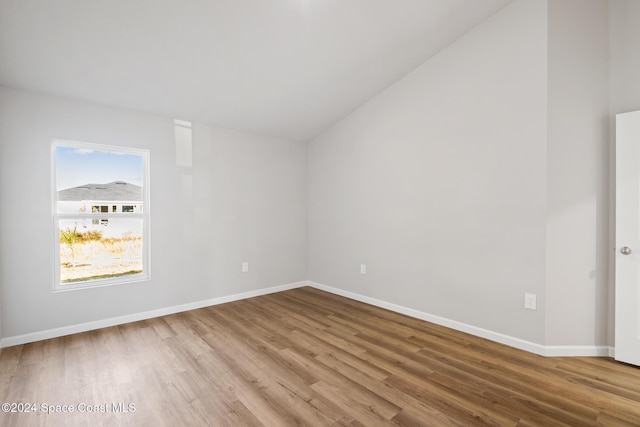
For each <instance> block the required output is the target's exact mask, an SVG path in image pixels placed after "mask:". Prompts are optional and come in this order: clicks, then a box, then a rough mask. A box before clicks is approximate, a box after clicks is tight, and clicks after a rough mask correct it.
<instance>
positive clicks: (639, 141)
mask: <svg viewBox="0 0 640 427" xmlns="http://www.w3.org/2000/svg"><path fill="white" fill-rule="evenodd" d="M615 330H616V344H615V345H616V347H615V348H616V351H615V358H616V360H619V361H621V362H626V363H631V364H633V365H638V366H640V111H634V112H631V113H624V114H618V115H617V116H616V326H615Z"/></svg>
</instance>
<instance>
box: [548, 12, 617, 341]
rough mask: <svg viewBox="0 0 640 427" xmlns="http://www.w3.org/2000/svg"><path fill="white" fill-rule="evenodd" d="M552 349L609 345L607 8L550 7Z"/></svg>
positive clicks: (549, 303)
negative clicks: (553, 346)
mask: <svg viewBox="0 0 640 427" xmlns="http://www.w3.org/2000/svg"><path fill="white" fill-rule="evenodd" d="M548 4H549V32H548V34H549V39H548V46H549V47H548V49H549V61H548V64H549V87H548V97H549V100H548V102H549V137H548V151H547V245H546V251H547V279H546V281H547V289H546V317H547V319H546V324H547V326H546V344H547V345H607V344H608V342H607V335H608V333H607V326H608V310H609V304H608V293H609V288H608V262H609V259H608V258H609V251H608V247H609V240H608V238H609V237H608V236H609V234H608V233H609V231H608V227H609V199H608V197H609V193H608V191H609V190H608V188H609V185H608V178H609V141H608V131H609V100H608V96H609V95H608V94H609V88H608V82H609V80H608V77H609V72H608V54H609V46H608V7H607V2H603V1H601V0H551V1H549V3H548Z"/></svg>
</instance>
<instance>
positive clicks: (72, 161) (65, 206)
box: [55, 145, 145, 213]
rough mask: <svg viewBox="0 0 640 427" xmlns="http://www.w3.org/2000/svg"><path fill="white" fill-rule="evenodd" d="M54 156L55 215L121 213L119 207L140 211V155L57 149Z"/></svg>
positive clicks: (142, 173)
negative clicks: (132, 206) (130, 207)
mask: <svg viewBox="0 0 640 427" xmlns="http://www.w3.org/2000/svg"><path fill="white" fill-rule="evenodd" d="M55 156H56V187H57V188H56V201H57V203H56V210H57V212H58V213H109V212H110V211H111V212H118V211H120V212H123V211H122V210H121V209H118V208H117V206H121V205H123V204H126V205H135V206H136V209H134V210H133V211H131V212H136V213H141V212H142V211H143V208H142V206H143V200H144V179H143V177H144V167H145V159H144V156H143V155H142V154H133V153H119V152H115V151H107V150H102V149H91V148H79V147H72V146H69V147H66V146H62V145H58V146H56V148H55ZM110 206H111V209H110V208H109V207H110ZM114 206H116V207H115V210H114Z"/></svg>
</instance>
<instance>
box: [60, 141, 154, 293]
mask: <svg viewBox="0 0 640 427" xmlns="http://www.w3.org/2000/svg"><path fill="white" fill-rule="evenodd" d="M57 147H70V148H79V149H88V150H96V151H107V152H114V153H121V154H135V155H139V156H142V158H143V162H144V170H143V185H142V188H143V200H142V203H143V209H142V212H127V213H126V218H139V219H141V220H142V272H141V273H136V274H127V275H123V276H117V277H111V278H103V279H91V280H84V281H75V282H65V283H61V281H60V220H64V219H75V218H83V219H85V220H88V221H90V222H91V220H93V219H98V220H101V219H109V218H113V217H114V216H115V215H116V213H113V212H107V213H93V212H91V209H88V212H83V213H80V214H78V213H61V212H58V190H57V163H56V161H57V159H56V148H57ZM149 177H150V162H149V150H147V149H141V148H129V147H122V146H115V145H104V144H96V143H90V142H81V141H69V140H64V139H53V140H52V143H51V184H52V185H51V202H52V203H51V206H52V219H53V238H54V239H53V248H54V282H53V289H52V290H53V292H59V291H69V290H77V289H91V288H95V287H101V286H112V285H121V284H126V283H135V282H142V281H148V280H150V279H151V239H150V210H151V209H150V206H151V204H150V203H149V199H150V198H149V195H150V179H149ZM120 215H122V214H121V213H120ZM120 215H117V216H120Z"/></svg>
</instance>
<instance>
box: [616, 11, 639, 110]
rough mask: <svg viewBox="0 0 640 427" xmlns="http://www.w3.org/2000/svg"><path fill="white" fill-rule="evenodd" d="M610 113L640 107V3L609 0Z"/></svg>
mask: <svg viewBox="0 0 640 427" xmlns="http://www.w3.org/2000/svg"><path fill="white" fill-rule="evenodd" d="M609 5H610V6H609V27H610V39H611V40H610V49H611V61H610V65H611V66H610V73H611V98H610V99H611V110H612V111H611V112H612V113H613V114H614V115H615V114H618V113H625V112H628V111H635V110H640V79H639V78H638V76H639V75H640V55H638V52H640V26H639V25H638V22H639V21H638V20H639V19H640V2H639V1H637V0H609Z"/></svg>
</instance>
